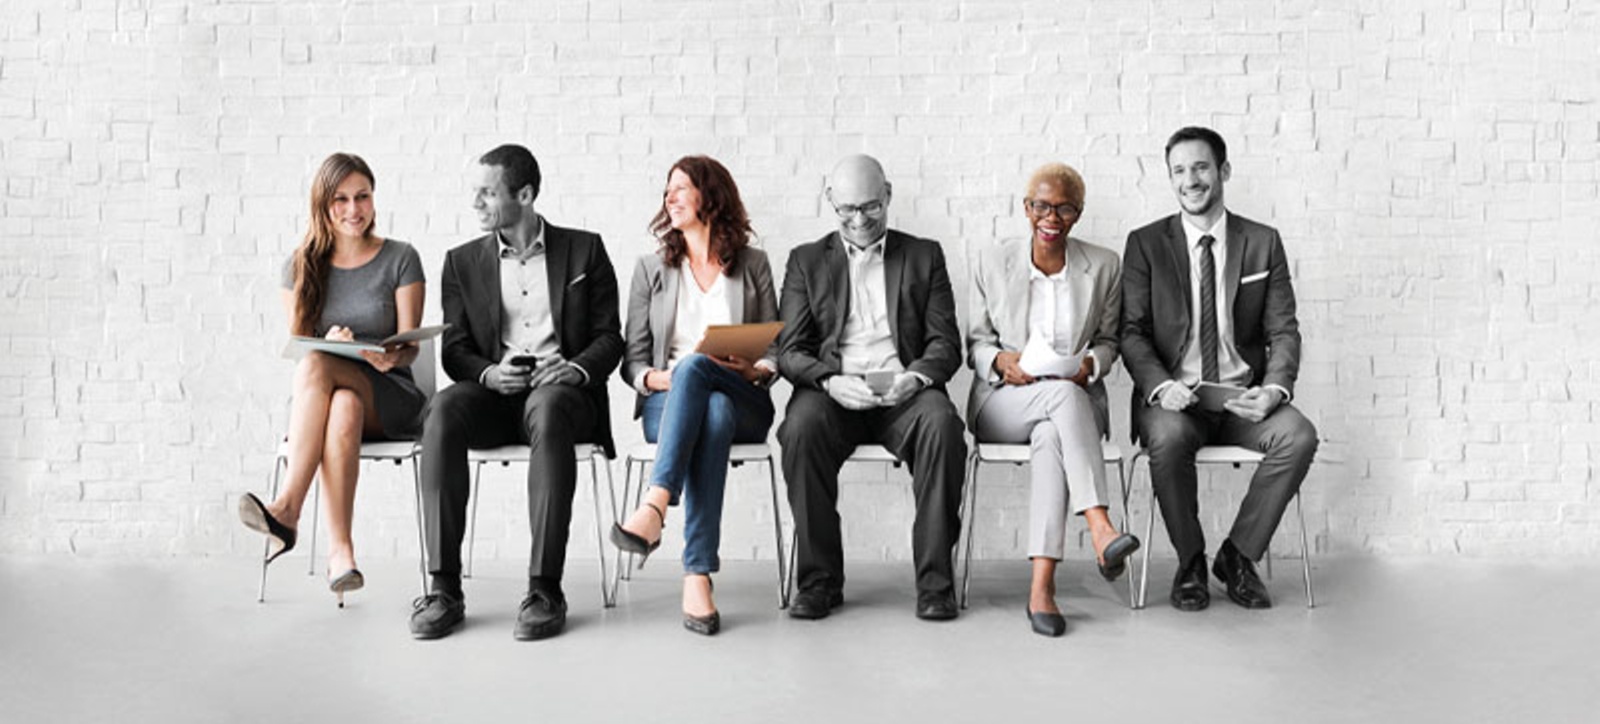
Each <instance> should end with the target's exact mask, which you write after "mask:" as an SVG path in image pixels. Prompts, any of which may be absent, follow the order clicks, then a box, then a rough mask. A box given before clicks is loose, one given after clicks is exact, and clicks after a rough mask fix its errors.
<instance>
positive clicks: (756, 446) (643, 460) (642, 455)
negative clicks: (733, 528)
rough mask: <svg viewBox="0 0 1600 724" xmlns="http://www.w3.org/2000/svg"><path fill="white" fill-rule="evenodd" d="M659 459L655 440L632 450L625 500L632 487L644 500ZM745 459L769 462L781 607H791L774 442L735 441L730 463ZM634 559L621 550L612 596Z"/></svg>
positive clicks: (635, 496) (624, 480)
mask: <svg viewBox="0 0 1600 724" xmlns="http://www.w3.org/2000/svg"><path fill="white" fill-rule="evenodd" d="M655 460H656V446H655V445H654V444H652V443H645V444H641V445H638V446H635V447H634V448H633V449H632V450H629V451H628V455H627V458H626V460H625V461H624V463H623V464H624V467H623V474H622V500H623V501H624V503H626V501H628V500H629V499H630V498H629V492H630V491H632V500H633V507H635V508H637V507H639V504H640V502H641V501H643V500H644V489H645V488H646V487H647V485H646V484H645V474H646V473H647V472H648V470H649V468H650V466H651V465H653V464H655ZM745 463H766V464H767V481H768V483H769V485H770V487H771V490H772V538H773V543H774V544H775V545H777V547H778V608H780V609H782V608H788V607H789V591H788V587H787V586H786V585H785V584H784V582H785V581H787V580H788V568H787V567H786V566H785V562H786V561H787V560H788V559H787V558H785V557H784V552H783V508H781V507H780V506H779V503H778V469H777V461H776V459H775V458H774V457H773V455H772V446H771V445H768V444H767V443H751V444H743V445H734V446H733V447H732V448H730V449H729V450H728V465H729V467H735V468H736V467H739V466H741V465H743V464H745ZM634 466H638V469H639V487H638V488H637V489H634V487H633V470H634ZM624 513H625V511H620V510H619V511H617V519H618V520H622V517H623V515H624ZM632 563H633V554H632V553H629V554H627V563H626V564H625V563H624V562H623V553H622V551H620V550H619V551H617V568H616V575H615V576H614V578H613V579H612V584H611V597H612V599H613V600H615V599H616V595H617V594H616V590H617V586H618V585H619V582H620V581H622V580H633V578H632V576H631V569H632Z"/></svg>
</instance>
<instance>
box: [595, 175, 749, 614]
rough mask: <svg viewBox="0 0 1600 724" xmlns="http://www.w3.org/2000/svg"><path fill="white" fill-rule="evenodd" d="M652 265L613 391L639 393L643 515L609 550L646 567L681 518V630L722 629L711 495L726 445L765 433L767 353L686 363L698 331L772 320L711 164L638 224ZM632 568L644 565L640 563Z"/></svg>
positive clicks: (742, 228)
mask: <svg viewBox="0 0 1600 724" xmlns="http://www.w3.org/2000/svg"><path fill="white" fill-rule="evenodd" d="M650 230H651V232H652V233H654V234H655V236H656V238H657V239H658V240H659V242H660V248H659V249H658V250H657V253H655V254H651V255H648V256H645V257H642V258H640V259H639V263H638V266H636V267H634V271H633V285H632V290H631V292H630V293H629V295H628V323H627V326H628V329H627V350H626V352H625V353H624V356H623V361H622V370H621V372H622V379H623V380H624V381H626V382H627V383H628V384H630V385H632V386H633V388H634V390H636V391H637V392H638V393H639V397H638V402H637V403H636V404H635V406H634V417H642V418H643V425H644V436H645V440H646V441H648V442H652V443H655V444H656V445H657V450H656V460H655V464H654V465H653V466H651V469H650V471H651V475H650V486H649V488H648V489H647V491H646V492H645V496H644V503H643V504H642V505H640V506H639V508H638V509H637V510H635V511H634V512H633V514H632V515H631V516H629V517H628V519H627V520H626V521H624V522H623V523H621V524H613V526H612V529H611V541H612V542H613V543H615V544H616V546H617V547H618V548H620V549H622V550H625V551H629V552H631V553H637V554H640V555H642V556H646V557H648V556H649V554H650V553H651V552H652V551H654V550H655V549H656V548H657V547H658V546H660V545H661V537H662V533H663V529H664V528H665V527H666V522H667V508H668V507H669V506H672V505H678V504H679V502H680V500H681V502H682V507H683V509H684V523H683V537H684V546H683V569H684V574H685V575H684V578H683V625H684V628H686V629H688V630H690V631H693V632H695V633H699V634H704V635H707V636H709V635H712V634H715V633H717V631H718V630H720V629H721V627H722V617H721V615H720V614H719V613H718V612H717V607H716V604H715V603H714V601H713V599H712V594H711V574H712V573H715V572H716V571H717V570H718V568H719V567H720V564H721V561H720V560H719V558H718V556H717V548H718V546H719V545H720V543H721V537H722V494H723V485H724V483H725V482H726V480H727V477H728V453H729V450H730V448H732V446H733V444H734V443H759V442H763V441H765V440H766V439H767V430H768V429H769V428H770V427H771V426H772V416H773V409H772V399H771V397H770V395H769V394H768V389H767V388H768V386H769V385H770V384H771V382H772V380H773V379H774V378H775V377H776V376H777V366H776V364H775V363H774V362H773V351H772V350H770V349H769V350H768V353H767V355H766V357H765V358H763V359H760V360H751V359H744V358H740V357H711V356H707V355H704V354H699V353H697V352H695V349H696V347H697V346H698V345H699V343H700V340H701V339H702V338H703V337H704V336H705V331H706V327H708V326H710V325H714V324H715V325H722V324H748V323H756V322H771V321H775V320H777V318H778V297H777V293H776V292H775V291H774V289H773V286H772V268H771V266H769V265H768V263H767V255H766V253H765V252H763V251H761V250H760V249H756V248H754V247H751V246H750V237H751V234H752V232H751V229H750V218H749V216H748V214H746V213H745V208H744V202H743V201H741V200H740V199H739V187H738V186H737V185H735V184H734V181H733V176H732V175H731V174H729V173H728V169H727V168H724V167H723V165H722V164H721V163H718V162H717V161H716V160H715V159H712V158H710V157H707V156H686V157H684V158H681V159H679V160H678V162H677V163H675V164H673V165H672V169H671V170H670V171H669V172H668V173H667V186H666V190H665V191H664V192H663V193H662V196H661V208H660V210H659V211H657V212H656V216H655V219H653V220H652V221H651V223H650ZM639 565H640V566H641V567H642V566H643V565H644V559H643V558H641V559H640V561H639Z"/></svg>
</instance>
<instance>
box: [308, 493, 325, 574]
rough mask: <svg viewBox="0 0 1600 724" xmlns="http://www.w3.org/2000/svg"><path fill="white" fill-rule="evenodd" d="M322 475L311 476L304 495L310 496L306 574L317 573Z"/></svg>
mask: <svg viewBox="0 0 1600 724" xmlns="http://www.w3.org/2000/svg"><path fill="white" fill-rule="evenodd" d="M321 487H322V476H321V475H316V476H313V477H312V478H311V489H310V490H307V491H306V495H309V496H311V544H310V545H308V546H306V575H308V576H315V575H317V528H318V525H317V515H318V513H320V512H321V503H322V491H321V490H320V488H321Z"/></svg>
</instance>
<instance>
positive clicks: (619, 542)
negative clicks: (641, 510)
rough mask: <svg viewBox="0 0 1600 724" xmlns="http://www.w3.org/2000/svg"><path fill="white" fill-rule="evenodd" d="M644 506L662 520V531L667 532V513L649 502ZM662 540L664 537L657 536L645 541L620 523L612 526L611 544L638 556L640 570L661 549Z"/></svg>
mask: <svg viewBox="0 0 1600 724" xmlns="http://www.w3.org/2000/svg"><path fill="white" fill-rule="evenodd" d="M644 505H645V507H646V508H649V509H651V510H653V511H655V512H656V517H657V518H660V519H661V528H662V530H666V527H667V511H665V510H662V509H661V508H660V507H659V506H657V505H656V504H655V503H651V502H648V501H646V502H645V504H644ZM661 538H662V536H656V539H655V540H645V539H644V537H643V536H641V535H638V534H636V533H630V532H629V531H628V529H626V528H623V527H622V525H621V524H620V523H612V524H611V544H612V545H615V546H616V547H617V548H619V549H622V550H624V551H627V552H629V553H633V554H636V555H638V556H639V567H640V568H644V562H645V561H646V560H648V559H649V558H650V554H651V553H654V552H656V549H657V548H660V547H661Z"/></svg>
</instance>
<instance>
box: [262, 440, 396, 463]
mask: <svg viewBox="0 0 1600 724" xmlns="http://www.w3.org/2000/svg"><path fill="white" fill-rule="evenodd" d="M421 451H422V446H421V445H420V444H418V443H416V442H414V441H412V440H376V441H373V442H364V443H361V459H362V460H410V459H411V457H412V456H414V455H416V454H417V453H419V452H421ZM278 457H280V458H287V457H289V441H288V440H281V441H279V442H278Z"/></svg>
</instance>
